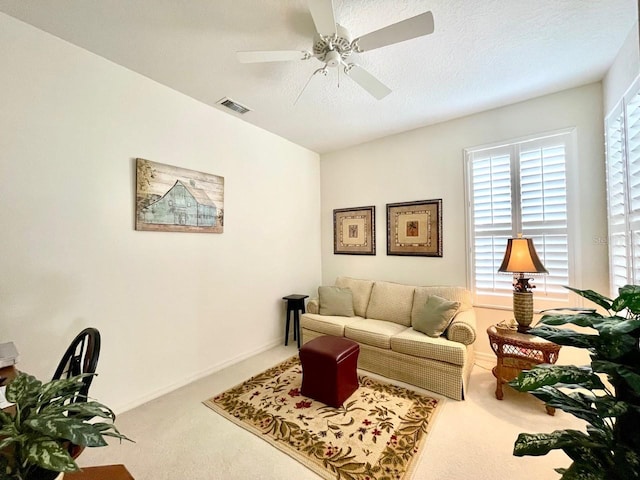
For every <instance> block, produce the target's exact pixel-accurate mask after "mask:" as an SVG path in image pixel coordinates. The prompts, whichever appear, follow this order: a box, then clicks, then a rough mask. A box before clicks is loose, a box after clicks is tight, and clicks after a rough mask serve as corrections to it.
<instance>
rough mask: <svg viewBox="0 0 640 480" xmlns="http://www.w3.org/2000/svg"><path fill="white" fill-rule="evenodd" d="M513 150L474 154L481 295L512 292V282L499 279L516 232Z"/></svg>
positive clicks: (477, 270) (477, 278)
mask: <svg viewBox="0 0 640 480" xmlns="http://www.w3.org/2000/svg"><path fill="white" fill-rule="evenodd" d="M511 155H512V152H511V149H510V148H508V147H505V148H496V149H493V150H489V151H481V152H475V153H473V154H472V162H471V165H472V167H471V171H472V174H471V175H472V189H473V233H474V245H473V249H474V254H475V268H474V271H475V277H474V280H475V286H476V289H477V291H478V293H479V294H480V295H491V294H492V293H495V292H504V291H506V290H510V289H511V278H509V276H506V275H496V272H497V271H498V267H500V264H501V263H502V258H503V257H504V251H505V246H506V245H507V239H508V238H509V237H511V232H512V231H513V221H512V208H511V200H512V198H511V197H512V191H511Z"/></svg>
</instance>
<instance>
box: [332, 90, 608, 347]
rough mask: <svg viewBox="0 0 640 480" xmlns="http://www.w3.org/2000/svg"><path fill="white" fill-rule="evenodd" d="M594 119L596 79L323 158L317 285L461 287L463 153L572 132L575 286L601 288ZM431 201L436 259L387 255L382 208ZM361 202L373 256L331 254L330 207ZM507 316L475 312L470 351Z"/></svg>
mask: <svg viewBox="0 0 640 480" xmlns="http://www.w3.org/2000/svg"><path fill="white" fill-rule="evenodd" d="M425 108H427V107H425ZM602 118H603V116H602V87H601V84H600V83H595V84H591V85H587V86H583V87H580V88H575V89H571V90H567V91H563V92H559V93H556V94H553V95H548V96H545V97H541V98H537V99H534V100H530V101H527V102H523V103H518V104H515V105H511V106H507V107H503V108H499V109H496V110H491V111H487V112H483V113H479V114H476V115H472V116H468V117H465V118H460V119H457V120H452V121H449V122H446V123H441V124H437V125H432V126H428V127H424V128H420V129H417V130H413V131H409V132H405V133H401V134H398V135H394V136H391V137H386V138H383V139H380V140H377V141H373V142H369V143H366V144H363V145H360V146H356V147H353V148H350V149H346V150H342V151H338V152H334V153H330V154H326V155H323V156H322V160H321V178H322V182H321V185H322V279H323V282H324V284H333V282H334V280H335V278H336V276H338V275H349V276H353V277H359V278H372V279H379V280H390V281H396V282H401V283H407V284H415V285H434V284H445V285H446V284H449V285H466V284H467V266H466V247H465V238H466V233H465V232H466V230H465V209H466V206H465V202H464V161H463V149H464V148H466V147H472V146H477V145H483V144H488V143H493V142H498V141H503V140H509V139H514V138H519V137H523V136H526V135H530V134H535V133H540V132H547V131H551V130H556V129H561V128H566V127H576V128H577V160H578V162H579V165H578V169H577V170H578V173H577V175H576V176H575V177H572V178H569V179H568V182H569V188H570V189H572V190H573V191H574V192H575V195H574V197H573V199H572V200H573V204H574V205H573V206H574V207H577V211H578V218H577V219H576V220H577V222H576V223H577V226H578V235H577V238H576V243H577V245H578V249H577V251H576V252H575V259H576V262H577V264H578V266H579V271H578V277H577V279H576V282H575V285H574V286H577V287H584V288H591V289H594V290H596V291H601V292H608V264H607V247H606V245H605V244H603V243H602V242H600V241H598V239H601V238H606V235H607V223H606V213H605V208H606V207H605V192H604V185H605V183H604V182H605V180H604V145H603V127H602ZM434 198H442V199H443V238H444V255H443V257H442V258H431V257H398V256H387V255H386V238H387V236H386V204H387V203H393V202H403V201H413V200H424V199H434ZM364 205H375V207H376V239H377V255H376V256H355V255H353V256H350V255H334V254H333V224H332V221H333V214H332V212H333V209H335V208H347V207H358V206H364ZM534 297H535V295H534ZM509 317H510V312H508V311H499V310H492V309H478V319H479V325H478V328H479V332H481V335H480V338H479V339H478V341H477V343H476V348H477V350H478V351H480V352H484V353H490V352H491V350H490V349H489V345H488V340H487V337H486V334H485V333H484V332H485V330H486V328H487V327H488V326H489V325H491V324H493V323H496V322H497V321H499V320H502V319H505V318H509ZM566 356H567V355H566V354H565V355H564V357H566ZM561 359H562V356H561Z"/></svg>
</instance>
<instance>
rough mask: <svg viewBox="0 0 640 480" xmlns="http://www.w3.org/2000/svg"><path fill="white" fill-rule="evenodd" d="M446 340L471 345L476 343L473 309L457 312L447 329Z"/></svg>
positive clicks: (474, 313)
mask: <svg viewBox="0 0 640 480" xmlns="http://www.w3.org/2000/svg"><path fill="white" fill-rule="evenodd" d="M446 335H447V338H448V339H449V340H451V341H454V342H458V343H462V344H464V345H471V344H472V343H473V342H475V341H476V312H475V310H474V309H473V308H471V309H469V310H465V311H464V312H458V314H457V315H456V316H455V317H454V318H453V321H452V322H451V325H449V328H447V333H446Z"/></svg>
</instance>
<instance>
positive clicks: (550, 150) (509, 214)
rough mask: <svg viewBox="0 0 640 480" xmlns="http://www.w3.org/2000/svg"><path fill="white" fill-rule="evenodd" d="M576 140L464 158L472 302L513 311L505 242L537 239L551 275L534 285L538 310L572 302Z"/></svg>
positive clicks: (479, 151)
mask: <svg viewBox="0 0 640 480" xmlns="http://www.w3.org/2000/svg"><path fill="white" fill-rule="evenodd" d="M573 135H574V134H573V132H572V131H562V132H555V133H553V134H548V135H545V136H539V137H536V138H528V139H526V140H522V141H518V142H513V143H508V144H502V145H497V146H488V147H479V148H471V149H466V150H465V161H466V179H467V191H468V200H469V215H468V222H467V223H468V225H467V229H468V236H469V246H470V255H469V272H470V277H471V278H470V284H471V288H472V291H473V293H474V297H475V298H474V302H475V303H476V304H477V305H486V306H510V305H511V301H512V292H513V286H512V280H513V278H512V276H511V275H506V274H501V273H498V268H499V267H500V264H501V263H502V259H503V257H504V252H505V249H506V245H507V239H508V238H510V237H516V236H517V234H518V233H522V234H523V235H524V236H525V237H531V238H533V242H534V244H535V246H536V251H537V252H538V255H539V257H540V259H541V260H542V263H543V264H544V266H545V267H546V268H547V270H548V271H549V274H548V275H541V276H536V277H534V278H535V279H534V281H533V282H532V283H533V284H534V285H536V289H535V291H534V298H535V299H536V303H537V304H538V308H553V307H558V306H560V304H559V303H558V302H567V299H568V292H567V290H566V289H565V288H564V286H565V285H569V284H570V283H571V277H570V274H571V272H570V268H569V265H570V261H569V246H570V245H569V244H570V236H569V218H568V213H567V165H568V164H569V162H568V159H569V158H570V156H571V150H572V148H571V147H572V145H573Z"/></svg>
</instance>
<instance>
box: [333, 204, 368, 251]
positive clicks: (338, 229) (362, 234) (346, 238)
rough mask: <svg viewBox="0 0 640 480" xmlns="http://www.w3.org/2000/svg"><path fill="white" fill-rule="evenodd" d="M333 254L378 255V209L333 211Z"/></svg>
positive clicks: (359, 208) (341, 209)
mask: <svg viewBox="0 0 640 480" xmlns="http://www.w3.org/2000/svg"><path fill="white" fill-rule="evenodd" d="M333 253H334V254H336V255H375V254H376V207H374V206H369V207H357V208H339V209H336V210H334V211H333Z"/></svg>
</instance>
